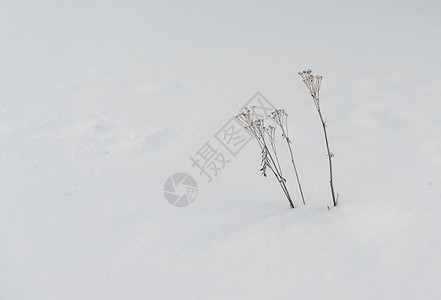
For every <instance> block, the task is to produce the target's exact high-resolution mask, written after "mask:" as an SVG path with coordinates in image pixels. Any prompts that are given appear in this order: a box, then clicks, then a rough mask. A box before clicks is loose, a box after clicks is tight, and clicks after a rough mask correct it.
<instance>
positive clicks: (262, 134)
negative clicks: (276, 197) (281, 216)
mask: <svg viewBox="0 0 441 300" xmlns="http://www.w3.org/2000/svg"><path fill="white" fill-rule="evenodd" d="M253 115H254V111H251V110H250V109H249V108H245V111H244V112H242V113H240V114H238V115H237V116H236V119H237V120H238V121H239V122H241V123H242V125H243V126H244V128H245V129H246V130H248V131H249V132H250V133H251V134H252V135H253V136H254V138H255V139H256V141H257V143H258V144H259V147H260V149H261V150H262V162H261V169H260V171H261V172H262V175H263V176H265V177H266V176H267V174H266V170H267V168H269V169H270V170H271V171H272V172H273V174H274V176H275V177H276V178H277V181H278V182H279V184H280V187H281V188H282V190H283V193H284V194H285V196H286V198H287V199H288V201H289V205H290V207H291V208H294V203H293V202H292V200H291V196H290V195H289V192H288V188H287V187H286V180H285V178H284V177H283V175H282V169H281V167H280V163H279V159H278V157H277V152H276V144H275V129H276V128H275V127H274V126H268V127H265V124H264V120H263V119H258V120H254V119H253ZM267 138H268V139H269V143H270V145H271V148H272V150H273V153H274V155H272V154H271V151H270V149H269V148H268V142H267ZM274 158H275V159H274Z"/></svg>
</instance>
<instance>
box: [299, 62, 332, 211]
mask: <svg viewBox="0 0 441 300" xmlns="http://www.w3.org/2000/svg"><path fill="white" fill-rule="evenodd" d="M299 75H300V76H301V77H302V79H303V82H304V83H305V85H306V87H307V88H308V90H309V92H310V94H311V97H312V99H313V100H314V104H315V107H316V109H317V111H318V113H319V116H320V121H321V122H322V126H323V132H324V135H325V142H326V149H327V151H328V161H329V177H330V180H329V184H330V185H331V195H332V201H333V203H334V206H337V203H338V197H337V198H336V197H335V193H334V183H333V178H332V158H333V157H334V154H333V153H332V152H331V151H330V150H329V142H328V134H327V132H326V127H327V125H326V121H324V120H323V116H322V113H321V110H320V86H321V83H322V79H323V77H322V76H314V75H312V70H306V71H303V72H299Z"/></svg>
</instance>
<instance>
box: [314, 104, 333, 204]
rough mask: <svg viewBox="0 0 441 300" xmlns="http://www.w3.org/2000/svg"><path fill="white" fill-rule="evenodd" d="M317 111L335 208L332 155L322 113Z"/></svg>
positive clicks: (318, 108) (318, 109)
mask: <svg viewBox="0 0 441 300" xmlns="http://www.w3.org/2000/svg"><path fill="white" fill-rule="evenodd" d="M317 111H318V113H319V116H320V121H321V122H322V126H323V132H324V134H325V142H326V150H327V151H328V161H329V178H330V179H329V184H330V185H331V194H332V202H333V203H334V206H337V198H335V193H334V183H333V181H332V156H333V155H332V153H331V151H330V150H329V142H328V134H327V132H326V123H325V121H324V120H323V116H322V113H321V111H320V107H317Z"/></svg>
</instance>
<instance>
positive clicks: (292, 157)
mask: <svg viewBox="0 0 441 300" xmlns="http://www.w3.org/2000/svg"><path fill="white" fill-rule="evenodd" d="M285 139H286V143H287V144H288V148H289V153H290V155H291V161H292V166H293V167H294V173H295V174H296V178H297V184H298V186H299V190H300V195H301V196H302V201H303V204H306V203H305V198H304V197H303V190H302V185H301V184H300V179H299V174H298V173H297V168H296V164H295V162H294V155H293V154H292V149H291V142H290V141H289V138H288V137H286V136H285Z"/></svg>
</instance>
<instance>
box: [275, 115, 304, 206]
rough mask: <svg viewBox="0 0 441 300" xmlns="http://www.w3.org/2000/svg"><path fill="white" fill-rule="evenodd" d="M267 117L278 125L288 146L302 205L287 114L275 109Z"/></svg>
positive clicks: (300, 188)
mask: <svg viewBox="0 0 441 300" xmlns="http://www.w3.org/2000/svg"><path fill="white" fill-rule="evenodd" d="M268 117H269V118H270V119H271V120H273V121H274V123H276V124H277V125H279V127H280V129H281V130H282V138H283V139H284V140H285V141H286V143H287V145H288V148H289V154H290V155H291V162H292V166H293V168H294V173H295V175H296V178H297V184H298V186H299V191H300V195H301V196H302V201H303V204H305V198H304V196H303V190H302V185H301V184H300V179H299V174H298V172H297V168H296V164H295V162H294V155H293V153H292V148H291V140H290V138H289V136H288V114H287V113H286V112H285V110H284V109H277V110H275V111H273V112H272V113H271V114H270V115H269V116H268Z"/></svg>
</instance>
